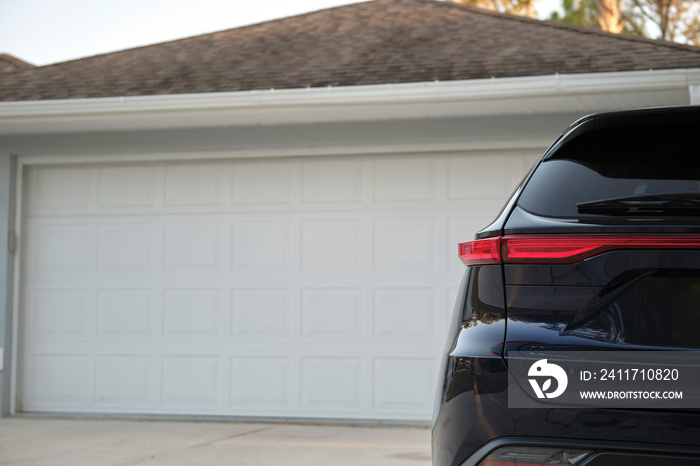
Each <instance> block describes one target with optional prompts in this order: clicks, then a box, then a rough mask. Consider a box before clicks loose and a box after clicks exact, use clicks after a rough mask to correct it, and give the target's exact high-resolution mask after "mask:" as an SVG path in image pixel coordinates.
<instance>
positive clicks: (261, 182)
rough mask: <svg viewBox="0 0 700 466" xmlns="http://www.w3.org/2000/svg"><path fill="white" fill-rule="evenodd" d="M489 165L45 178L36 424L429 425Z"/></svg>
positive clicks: (357, 163) (504, 159)
mask: <svg viewBox="0 0 700 466" xmlns="http://www.w3.org/2000/svg"><path fill="white" fill-rule="evenodd" d="M491 155H493V154H483V157H481V158H479V157H476V158H475V156H474V155H445V156H436V155H434V154H428V155H425V156H371V157H370V156H367V157H339V158H334V159H328V158H297V159H275V160H254V161H253V160H246V161H237V160H219V161H198V162H194V161H192V162H160V163H142V164H139V163H128V164H121V165H120V164H114V165H108V164H93V165H85V166H80V167H77V166H71V167H63V166H56V167H52V166H40V167H31V168H30V169H29V173H28V183H27V197H28V202H27V205H28V206H29V208H28V213H27V217H26V225H27V231H28V232H29V234H28V237H27V241H26V243H27V248H26V256H24V257H23V261H24V262H23V263H24V268H23V270H24V276H23V278H22V279H23V284H22V289H23V290H24V292H23V296H22V299H21V301H22V308H21V312H23V313H24V315H23V319H22V322H23V324H22V325H23V334H22V337H23V338H22V345H23V353H22V361H23V369H24V370H23V373H24V376H23V377H24V378H23V381H22V382H23V383H22V407H23V409H24V410H25V411H30V412H31V411H34V412H37V411H38V412H41V411H56V412H77V413H87V412H96V413H110V412H114V413H136V414H139V413H141V414H192V415H229V416H231V415H233V416H235V415H243V416H256V415H259V416H283V417H331V418H332V417H336V418H361V419H418V420H428V419H429V418H430V410H431V409H432V393H433V390H434V383H433V381H434V380H435V373H434V372H435V370H436V368H437V364H438V361H439V355H440V352H441V351H442V347H443V342H444V338H445V336H446V335H445V334H446V326H447V321H448V318H449V314H450V312H451V309H452V307H453V300H454V299H455V295H456V289H457V287H458V285H459V280H460V277H461V275H462V273H463V270H464V268H463V265H462V264H461V263H459V260H458V259H457V257H456V253H455V252H456V251H455V249H454V247H455V244H456V243H457V242H459V241H464V240H465V238H467V237H469V236H471V234H473V231H474V230H476V229H478V228H480V227H482V226H484V225H485V224H487V223H488V222H489V221H491V219H492V216H493V215H494V214H495V212H497V210H498V209H499V208H500V204H501V202H502V198H503V193H502V191H503V190H504V189H506V186H505V184H507V183H505V184H503V183H500V182H496V183H487V182H484V181H483V180H482V179H481V178H482V177H485V176H491V175H490V174H491V173H492V172H493V171H494V170H495V167H492V166H489V163H496V162H497V163H503V164H510V165H513V167H516V168H512V170H511V172H512V173H515V172H516V171H518V169H517V167H522V166H524V163H523V160H524V159H523V158H522V157H519V156H516V155H514V154H511V153H504V154H501V158H498V157H497V158H495V159H493V160H495V161H496V162H489V160H491V159H490V158H489V157H491ZM518 164H519V165H518ZM469 170H471V171H469ZM458 171H461V172H462V173H457V172H458ZM453 172H454V173H453ZM467 172H469V173H467ZM509 173H510V172H509ZM509 176H510V177H511V178H514V177H515V175H513V174H511V175H509ZM470 180H471V181H474V183H475V184H472V185H471V187H470V186H465V185H463V183H464V182H465V181H470ZM478 183H481V184H478ZM479 186H480V188H479V189H483V190H485V191H486V192H485V193H483V197H481V198H479V199H477V200H474V199H472V198H471V197H469V196H472V194H473V193H472V190H473V189H477V188H476V187H479ZM509 189H510V187H509ZM492 199H493V200H492ZM443 251H444V252H443Z"/></svg>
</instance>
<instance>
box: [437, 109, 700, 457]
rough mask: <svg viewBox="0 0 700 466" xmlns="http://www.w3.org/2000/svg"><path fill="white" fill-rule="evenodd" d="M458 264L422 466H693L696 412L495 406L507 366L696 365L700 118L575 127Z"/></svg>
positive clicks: (685, 112)
mask: <svg viewBox="0 0 700 466" xmlns="http://www.w3.org/2000/svg"><path fill="white" fill-rule="evenodd" d="M465 240H466V238H465ZM459 254H460V257H461V259H462V261H463V262H464V263H465V265H466V272H465V274H464V278H463V281H462V285H461V289H460V292H459V294H458V299H457V303H456V306H455V311H454V314H453V318H452V321H451V327H450V334H449V338H448V342H447V346H446V349H445V353H444V356H443V364H442V366H441V372H440V380H439V384H438V390H437V399H436V406H435V415H434V423H433V430H432V443H433V445H432V449H433V450H432V451H433V465H434V466H448V465H449V466H458V465H484V466H515V465H521V466H523V465H527V466H534V465H554V464H556V465H577V466H582V465H586V466H612V465H671V466H678V465H683V466H685V465H691V464H692V465H699V464H700V409H698V408H700V404H699V405H696V406H695V407H694V408H693V407H686V408H676V407H672V406H671V407H664V406H663V405H661V404H659V405H654V406H651V405H650V407H649V408H644V407H643V406H641V407H640V406H637V407H634V408H628V407H625V406H624V405H616V404H611V405H610V406H603V407H600V406H593V407H581V406H566V405H562V406H555V405H543V406H541V407H517V406H516V407H514V406H509V398H508V396H509V389H510V388H512V387H510V386H509V370H511V371H512V369H513V361H514V356H513V355H515V354H516V352H523V351H529V352H535V353H539V354H542V355H545V354H551V352H557V351H558V352H560V353H562V352H566V351H596V352H600V351H606V352H612V351H625V352H629V351H635V352H637V351H639V352H642V351H646V352H648V351H666V352H668V351H675V352H677V351H686V352H688V351H691V352H694V351H698V350H700V107H678V108H665V109H645V110H634V111H625V112H613V113H605V114H597V115H591V116H588V117H585V118H583V119H581V120H579V121H577V122H576V123H574V124H573V125H572V126H571V127H570V128H569V129H568V130H567V131H566V132H564V134H562V135H561V136H560V137H559V139H557V141H555V143H554V144H553V145H552V146H551V147H550V148H549V149H548V150H547V152H546V153H545V154H544V156H543V157H542V158H541V159H540V161H539V162H538V163H537V164H536V165H535V167H534V168H533V169H532V171H531V172H530V173H529V174H528V176H527V177H526V178H525V179H524V180H523V182H522V183H521V185H520V186H519V187H518V188H517V189H516V191H515V193H514V194H513V195H512V197H511V198H510V200H509V201H508V202H507V203H506V205H505V207H504V208H503V210H502V211H501V213H500V214H499V215H498V217H497V219H496V220H495V221H494V222H493V223H492V224H491V225H489V226H487V227H486V228H484V229H483V230H481V231H480V232H478V233H477V234H476V236H475V240H474V241H469V242H466V243H462V244H460V245H459ZM518 354H519V353H518ZM611 354H613V353H611ZM640 354H641V353H640ZM542 357H544V356H542ZM545 363H546V360H545ZM533 367H534V366H533ZM533 370H534V369H533ZM510 375H511V376H512V375H513V374H510ZM510 383H512V380H511V382H510ZM548 385H549V382H547V386H548Z"/></svg>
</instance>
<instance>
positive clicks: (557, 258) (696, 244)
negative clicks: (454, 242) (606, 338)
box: [459, 235, 700, 265]
mask: <svg viewBox="0 0 700 466" xmlns="http://www.w3.org/2000/svg"><path fill="white" fill-rule="evenodd" d="M494 244H498V245H499V246H497V247H498V248H499V251H498V252H497V253H495V254H494V253H493V248H494ZM699 248H700V238H697V237H688V236H678V237H670V238H663V237H652V236H600V235H598V236H595V235H590V236H576V235H511V236H503V237H495V238H487V239H483V240H477V241H470V242H468V243H461V244H460V245H459V251H460V256H459V257H460V259H462V262H464V263H465V264H467V265H475V264H549V263H555V264H571V263H573V262H577V261H580V260H583V259H587V258H589V257H592V256H595V255H597V254H600V253H603V252H607V251H614V250H621V249H699Z"/></svg>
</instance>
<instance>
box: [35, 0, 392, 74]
mask: <svg viewBox="0 0 700 466" xmlns="http://www.w3.org/2000/svg"><path fill="white" fill-rule="evenodd" d="M393 2H395V0H359V1H356V2H354V3H346V4H344V5H338V6H331V7H327V8H320V9H318V10H313V11H307V12H305V13H299V14H296V15H292V16H284V17H282V18H275V19H269V20H266V21H259V22H257V23H251V24H244V25H242V26H235V27H232V28H227V29H220V30H218V31H211V32H204V33H202V34H196V35H194V36H187V37H181V38H179V39H171V40H164V41H161V42H154V43H152V44H144V45H139V46H136V47H130V48H127V49H121V50H113V51H111V52H103V53H97V54H95V55H88V56H85V57H79V58H73V59H72V60H66V61H61V62H56V63H49V64H48V65H42V66H36V68H48V67H50V66H55V65H63V64H65V63H72V62H76V61H80V60H88V59H92V58H97V57H103V56H106V55H113V54H118V53H123V52H133V51H135V50H141V49H145V48H148V47H156V46H159V45H165V44H175V43H177V42H183V41H189V40H193V39H201V38H204V37H209V36H214V35H217V34H224V33H227V32H230V31H240V30H243V29H248V28H253V27H259V26H262V25H265V24H270V23H277V22H282V21H286V20H290V19H298V18H301V17H304V16H310V15H313V14H316V13H320V12H323V11H328V10H337V9H339V8H347V7H352V6H355V5H359V4H363V3H393Z"/></svg>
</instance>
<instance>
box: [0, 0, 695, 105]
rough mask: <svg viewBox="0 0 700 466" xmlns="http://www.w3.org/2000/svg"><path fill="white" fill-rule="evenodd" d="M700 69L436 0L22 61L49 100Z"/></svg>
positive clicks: (19, 93)
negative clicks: (36, 63)
mask: <svg viewBox="0 0 700 466" xmlns="http://www.w3.org/2000/svg"><path fill="white" fill-rule="evenodd" d="M670 68H700V48H699V47H690V46H683V45H679V44H673V43H670V42H661V41H652V40H648V39H642V38H637V37H634V36H628V35H612V34H607V33H601V32H597V31H592V30H586V29H583V28H577V27H572V26H567V25H562V24H558V23H552V22H543V21H536V20H530V19H526V18H521V17H517V16H509V15H503V14H499V13H493V12H490V11H486V10H481V9H477V8H472V7H467V6H463V5H456V4H453V3H448V2H437V1H434V0H374V1H370V2H365V3H356V4H351V5H346V6H341V7H337V8H331V9H328V10H322V11H317V12H313V13H307V14H304V15H300V16H293V17H289V18H284V19H280V20H275V21H269V22H265V23H260V24H256V25H252V26H246V27H241V28H237V29H230V30H226V31H221V32H216V33H212V34H205V35H201V36H196V37H190V38H186V39H181V40H176V41H172V42H165V43H161V44H156V45H150V46H145V47H139V48H135V49H130V50H124V51H121V52H115V53H109V54H105V55H98V56H94V57H88V58H83V59H79V60H73V61H69V62H64V63H58V64H54V65H48V66H43V67H37V68H33V69H26V70H22V71H18V72H15V73H11V74H7V75H3V76H2V77H0V100H3V101H12V100H48V99H71V98H89V97H110V96H134V95H155V94H180V93H202V92H224V91H243V90H253V89H270V88H275V89H284V88H303V87H321V86H329V85H332V86H354V85H365V84H384V83H399V82H423V81H434V80H440V81H449V80H463V79H479V78H490V77H514V76H536V75H549V74H554V73H567V74H569V73H596V72H613V71H633V70H647V69H670Z"/></svg>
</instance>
